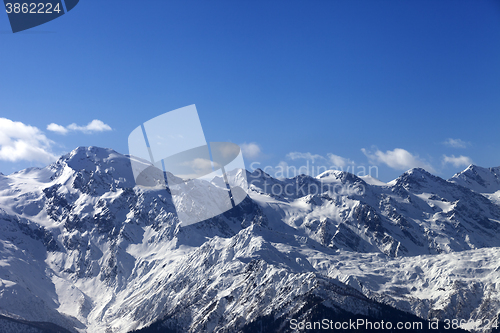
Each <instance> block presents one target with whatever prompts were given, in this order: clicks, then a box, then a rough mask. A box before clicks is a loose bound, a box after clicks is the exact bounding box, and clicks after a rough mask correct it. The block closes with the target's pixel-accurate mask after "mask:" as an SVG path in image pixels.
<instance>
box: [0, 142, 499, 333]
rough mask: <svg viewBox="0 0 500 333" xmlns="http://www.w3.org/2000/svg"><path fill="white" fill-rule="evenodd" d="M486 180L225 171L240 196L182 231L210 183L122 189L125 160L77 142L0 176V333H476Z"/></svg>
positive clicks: (487, 255)
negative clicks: (442, 332)
mask: <svg viewBox="0 0 500 333" xmlns="http://www.w3.org/2000/svg"><path fill="white" fill-rule="evenodd" d="M499 170H500V168H493V169H483V168H479V167H476V166H470V167H469V168H468V169H467V170H465V171H464V172H462V173H460V174H457V175H455V176H454V177H452V178H451V179H450V180H444V179H441V178H439V177H436V176H433V175H431V174H429V173H428V172H426V171H425V170H423V169H412V170H409V171H408V172H406V173H404V174H403V175H401V176H400V177H399V178H397V179H396V180H394V181H392V182H389V183H387V184H386V183H382V182H380V181H377V180H375V179H368V178H361V177H357V176H355V175H352V174H350V173H346V172H339V171H327V172H325V173H323V174H321V175H319V176H317V177H309V176H305V175H301V176H298V177H295V178H293V179H285V180H280V179H274V178H272V177H271V176H269V175H267V174H265V173H264V172H263V171H261V170H255V171H254V172H248V171H246V170H241V169H240V170H233V171H230V172H229V173H228V178H229V179H230V181H231V183H233V184H241V185H242V186H243V185H244V184H245V181H244V180H245V179H246V180H247V181H248V184H249V186H248V187H247V188H246V191H247V197H246V198H245V200H243V202H242V203H241V204H239V205H238V206H237V207H235V208H233V209H231V210H229V211H227V212H225V213H224V214H222V215H219V216H216V217H214V218H211V219H208V220H205V221H203V222H200V223H197V224H193V225H189V226H181V223H180V221H179V219H178V218H177V211H176V208H175V207H178V208H179V207H180V209H182V212H183V213H185V214H195V213H196V212H192V211H191V210H192V209H193V208H192V207H193V206H192V204H191V202H192V200H194V199H193V198H204V199H205V200H210V198H213V197H217V196H218V195H219V194H222V193H225V192H224V191H226V188H225V183H224V181H223V180H222V179H221V178H217V177H216V178H214V179H213V180H212V181H211V184H210V185H209V186H208V187H207V186H199V187H197V186H194V187H193V188H194V189H195V190H196V191H198V192H196V191H194V190H192V191H190V192H189V193H188V194H185V193H184V194H183V195H179V194H176V193H171V192H170V191H169V190H168V189H166V188H165V187H164V186H162V185H161V184H162V179H163V174H162V172H160V171H159V170H154V169H152V170H151V172H149V173H147V174H146V175H145V176H144V177H143V179H141V185H136V184H135V181H134V176H133V172H132V169H131V163H130V158H129V157H127V156H124V155H121V154H119V153H117V152H115V151H113V150H111V149H103V148H97V147H88V148H87V147H80V148H77V149H75V150H74V151H72V152H71V153H69V154H67V155H65V156H62V157H61V158H60V159H59V160H58V161H57V162H55V163H54V164H52V165H49V166H47V167H46V168H43V169H37V168H31V169H26V170H23V171H20V172H17V173H14V174H11V175H7V176H6V175H0V331H1V332H19V331H26V332H28V331H33V332H68V331H69V332H128V331H133V330H138V331H142V332H147V331H158V330H157V329H160V331H164V332H236V331H242V332H258V331H261V332H271V331H276V332H291V331H293V329H292V328H291V326H290V323H291V321H290V320H292V319H293V320H296V321H298V322H300V321H304V320H307V321H314V320H316V321H317V320H321V319H323V318H327V319H331V320H333V321H342V320H348V319H360V318H362V319H365V320H372V321H376V320H379V321H380V320H387V319H388V318H389V319H393V320H395V321H396V320H400V321H402V322H403V321H405V322H406V321H408V322H410V321H412V322H413V321H421V322H423V321H426V320H431V319H433V318H438V319H439V320H440V321H441V324H443V323H444V321H445V320H447V319H448V320H452V319H457V318H458V319H464V320H469V323H468V326H467V325H465V326H464V327H463V328H466V329H468V330H473V331H489V330H490V327H487V325H485V323H486V324H487V322H486V321H487V320H489V321H491V320H494V319H496V317H497V316H498V314H499V313H500V266H499V264H498V263H499V262H500V238H499V237H498V235H499V233H500V204H499V200H498V198H499V196H498V193H500V192H499V191H500V182H499V180H498V177H497V176H499V175H500V172H499ZM169 177H173V176H172V175H169ZM199 182H204V181H202V180H199ZM205 188H208V190H206V191H207V192H206V193H205V192H203V191H205V190H203V189H205ZM175 200H177V201H175ZM174 201H175V202H176V205H175V206H174V204H173V202H174ZM179 203H180V204H179ZM479 319H481V320H483V322H482V323H481V324H479V322H478V320H479ZM473 320H474V322H472V321H473ZM425 325H427V323H425Z"/></svg>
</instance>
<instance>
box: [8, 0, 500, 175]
mask: <svg viewBox="0 0 500 333" xmlns="http://www.w3.org/2000/svg"><path fill="white" fill-rule="evenodd" d="M0 45H1V46H0V60H1V63H2V66H0V118H2V119H3V120H2V121H0V133H1V134H0V171H1V172H3V173H4V174H9V173H11V172H13V171H16V170H19V169H21V168H25V167H28V166H43V165H45V164H47V162H48V161H49V160H50V158H53V157H54V156H58V155H60V154H62V153H65V152H68V151H71V150H72V149H74V148H76V147H77V146H90V145H94V146H101V147H109V148H113V149H115V150H117V151H118V152H121V153H128V147H127V138H128V135H129V133H130V132H131V131H132V130H133V129H134V128H135V127H137V126H138V125H140V124H141V123H143V122H144V121H147V120H149V119H150V118H153V117H155V116H158V115H160V114H162V113H165V112H167V111H170V110H174V109H177V108H180V107H183V106H186V105H190V104H196V106H197V109H198V113H199V116H200V119H201V122H202V124H203V129H204V132H205V136H206V138H207V141H230V142H234V143H237V144H240V145H242V146H243V147H244V148H245V152H246V163H247V166H248V167H249V168H250V165H251V163H252V162H257V163H260V164H253V166H257V165H259V166H260V167H265V166H269V167H268V169H267V170H268V171H271V172H272V171H276V170H278V168H277V166H279V165H289V166H296V167H299V166H305V165H307V161H309V165H312V162H313V161H314V165H315V166H320V165H325V166H333V165H335V166H338V167H340V166H341V167H343V168H344V169H345V168H346V167H347V166H350V167H352V166H353V165H354V167H355V169H354V170H355V172H356V173H357V172H360V171H362V169H361V168H363V167H365V168H368V166H370V165H375V166H377V167H378V177H379V178H380V179H381V180H384V181H388V180H391V179H393V178H395V177H397V176H398V175H400V174H401V173H402V172H404V171H405V170H406V169H409V168H411V167H415V166H422V167H424V168H426V169H428V170H429V171H432V172H433V173H435V174H437V175H439V176H441V177H443V178H449V177H450V176H452V175H453V174H454V173H455V172H457V171H460V170H463V169H464V168H465V167H466V165H467V164H468V163H470V162H472V163H474V164H477V165H481V166H484V167H491V166H499V165H500V130H499V127H500V126H499V125H500V112H499V111H500V93H499V92H500V2H498V1H451V0H450V1H420V0H419V1H416V0H415V1H291V0H286V1H244V0H241V1H240V0H238V1H234V0H231V1H210V2H208V1H159V0H145V1H142V2H139V3H138V2H136V1H127V0H123V1H117V0H112V1H99V2H98V1H86V0H82V1H80V3H79V4H78V6H77V7H75V9H73V10H72V11H71V12H69V13H68V14H66V15H63V16H62V17H60V18H58V19H56V20H54V21H51V22H49V23H46V24H44V25H42V26H39V27H36V28H33V29H31V30H28V31H26V32H20V33H17V34H12V33H11V30H10V26H9V22H8V18H7V15H6V14H3V15H0ZM93 120H98V122H94V123H93V126H91V127H89V128H87V127H85V126H87V125H88V124H89V123H91V122H92V121H93ZM13 122H18V123H13ZM49 124H57V125H59V126H61V127H65V129H66V131H67V132H66V134H61V133H58V132H56V131H51V130H49V129H48V128H47V126H48V125H49ZM70 124H74V125H73V126H70V127H69V128H68V126H69V125H70ZM28 125H29V126H31V127H28ZM106 126H108V127H106ZM51 128H52V129H57V127H55V125H52V127H51ZM109 128H111V130H109ZM59 129H60V128H59ZM59 132H61V131H59ZM16 144H17V146H16ZM23 145H24V146H23ZM16 147H25V148H26V147H29V149H27V148H26V150H25V151H24V153H23V151H22V150H20V149H18V150H17V151H16V150H15V148H16ZM13 149H14V150H13ZM271 167H273V168H271ZM351 170H352V169H351ZM365 170H368V169H365ZM372 170H373V169H372ZM372 173H373V172H372ZM372 175H374V176H377V175H376V174H372Z"/></svg>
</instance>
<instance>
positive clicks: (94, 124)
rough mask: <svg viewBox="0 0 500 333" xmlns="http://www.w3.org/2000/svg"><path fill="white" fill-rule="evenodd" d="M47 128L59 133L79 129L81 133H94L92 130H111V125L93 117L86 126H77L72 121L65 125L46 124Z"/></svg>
mask: <svg viewBox="0 0 500 333" xmlns="http://www.w3.org/2000/svg"><path fill="white" fill-rule="evenodd" d="M47 130H49V131H52V132H56V133H59V134H66V133H68V132H69V131H79V132H83V133H87V134H90V133H94V132H104V131H111V130H112V128H111V126H109V125H107V124H105V123H103V122H102V121H100V120H99V119H94V120H92V121H91V122H90V123H88V124H87V125H86V126H78V125H77V124H75V123H73V124H70V125H68V126H66V127H64V126H61V125H58V124H54V123H51V124H49V125H48V126H47Z"/></svg>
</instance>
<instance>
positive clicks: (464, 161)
mask: <svg viewBox="0 0 500 333" xmlns="http://www.w3.org/2000/svg"><path fill="white" fill-rule="evenodd" d="M443 164H452V165H453V166H454V167H457V168H458V167H461V166H469V165H471V164H472V159H471V158H470V157H468V156H463V155H460V156H458V157H455V155H451V156H446V155H443Z"/></svg>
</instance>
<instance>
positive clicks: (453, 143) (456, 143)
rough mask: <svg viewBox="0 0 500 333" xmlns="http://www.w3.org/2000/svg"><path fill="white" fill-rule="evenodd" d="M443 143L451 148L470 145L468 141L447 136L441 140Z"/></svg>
mask: <svg viewBox="0 0 500 333" xmlns="http://www.w3.org/2000/svg"><path fill="white" fill-rule="evenodd" d="M443 144H444V145H446V146H448V147H452V148H467V146H470V143H469V142H465V141H463V140H460V139H452V138H448V139H446V140H445V141H444V142H443Z"/></svg>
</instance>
